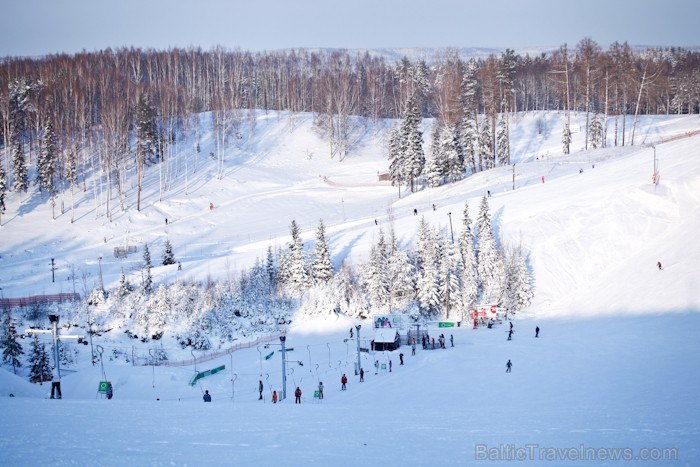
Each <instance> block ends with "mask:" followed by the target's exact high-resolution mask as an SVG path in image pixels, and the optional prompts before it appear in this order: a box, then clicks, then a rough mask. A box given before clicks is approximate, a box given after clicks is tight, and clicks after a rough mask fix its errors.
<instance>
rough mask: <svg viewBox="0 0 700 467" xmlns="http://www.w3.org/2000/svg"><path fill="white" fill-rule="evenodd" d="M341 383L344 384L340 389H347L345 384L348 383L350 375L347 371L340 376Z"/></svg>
mask: <svg viewBox="0 0 700 467" xmlns="http://www.w3.org/2000/svg"><path fill="white" fill-rule="evenodd" d="M340 384H342V385H343V386H342V387H341V388H340V390H341V391H345V389H346V388H345V385H346V384H348V377H347V376H345V373H343V377H342V378H340Z"/></svg>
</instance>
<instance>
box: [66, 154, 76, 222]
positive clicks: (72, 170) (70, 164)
mask: <svg viewBox="0 0 700 467" xmlns="http://www.w3.org/2000/svg"><path fill="white" fill-rule="evenodd" d="M65 175H66V180H68V183H69V184H70V206H71V208H70V209H71V214H70V222H71V224H72V223H73V221H74V220H75V202H74V198H73V195H74V190H75V186H76V185H77V184H78V158H77V156H76V150H75V148H71V149H70V150H69V151H68V155H67V156H66V174H65Z"/></svg>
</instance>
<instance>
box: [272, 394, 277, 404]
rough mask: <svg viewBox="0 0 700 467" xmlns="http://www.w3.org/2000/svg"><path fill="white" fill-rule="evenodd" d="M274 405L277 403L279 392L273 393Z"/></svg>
mask: <svg viewBox="0 0 700 467" xmlns="http://www.w3.org/2000/svg"><path fill="white" fill-rule="evenodd" d="M272 403H273V404H276V403H277V391H272Z"/></svg>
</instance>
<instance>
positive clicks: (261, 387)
mask: <svg viewBox="0 0 700 467" xmlns="http://www.w3.org/2000/svg"><path fill="white" fill-rule="evenodd" d="M258 392H259V393H260V397H259V398H258V400H259V401H261V400H263V398H262V392H263V384H262V380H261V381H259V382H258Z"/></svg>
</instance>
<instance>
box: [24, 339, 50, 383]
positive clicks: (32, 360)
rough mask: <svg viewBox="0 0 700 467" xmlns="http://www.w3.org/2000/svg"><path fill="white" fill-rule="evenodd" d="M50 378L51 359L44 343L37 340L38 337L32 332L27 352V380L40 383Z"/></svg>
mask: <svg viewBox="0 0 700 467" xmlns="http://www.w3.org/2000/svg"><path fill="white" fill-rule="evenodd" d="M50 379H51V360H50V358H49V353H48V352H47V351H46V345H45V344H44V343H43V342H39V337H38V336H37V335H36V334H34V338H33V339H32V342H31V350H30V354H29V380H30V381H31V382H33V383H36V382H37V381H38V382H39V384H42V383H43V382H44V381H49V380H50Z"/></svg>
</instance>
